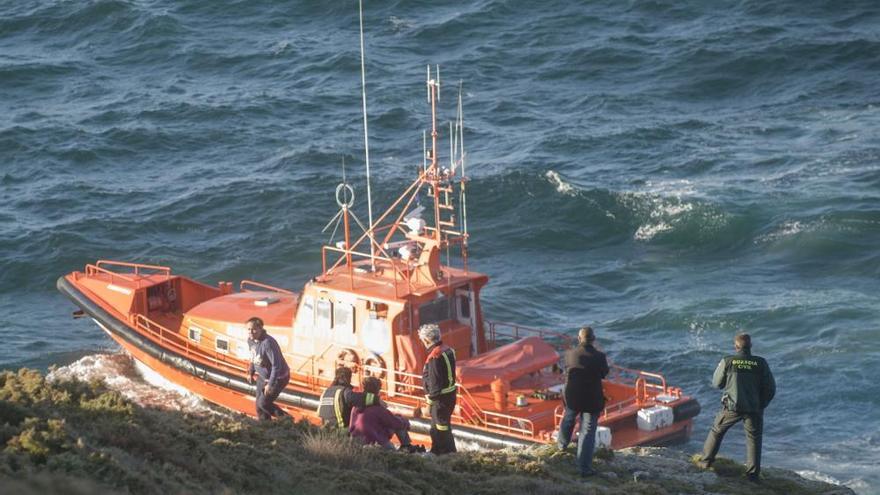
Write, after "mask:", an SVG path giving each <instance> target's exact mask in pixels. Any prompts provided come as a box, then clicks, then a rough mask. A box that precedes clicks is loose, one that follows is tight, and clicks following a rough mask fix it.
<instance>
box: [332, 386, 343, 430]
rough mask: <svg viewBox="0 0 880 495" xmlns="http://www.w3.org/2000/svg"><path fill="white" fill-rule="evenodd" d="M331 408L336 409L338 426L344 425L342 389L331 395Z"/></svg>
mask: <svg viewBox="0 0 880 495" xmlns="http://www.w3.org/2000/svg"><path fill="white" fill-rule="evenodd" d="M333 409H335V410H336V421H337V422H338V424H339V426H345V420H344V419H343V418H342V389H341V388H340V389H339V390H337V391H336V394H335V395H334V396H333Z"/></svg>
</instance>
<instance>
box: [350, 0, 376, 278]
mask: <svg viewBox="0 0 880 495" xmlns="http://www.w3.org/2000/svg"><path fill="white" fill-rule="evenodd" d="M358 13H359V14H360V28H361V101H362V103H363V109H364V160H365V162H366V165H367V225H368V227H369V229H368V231H367V232H368V235H369V236H370V268H371V269H372V271H376V251H375V246H374V244H375V243H376V240H375V239H374V238H373V196H372V193H371V191H370V138H369V133H368V132H367V76H366V68H365V66H364V1H363V0H358ZM346 234H347V232H346ZM345 248H346V249H349V246H348V245H346V247H345Z"/></svg>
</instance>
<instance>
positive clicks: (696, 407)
mask: <svg viewBox="0 0 880 495" xmlns="http://www.w3.org/2000/svg"><path fill="white" fill-rule="evenodd" d="M701 409H702V408H701V407H700V403H699V402H697V399H691V400H689V401H687V402H683V403H681V404H678V405H676V406H675V407H673V408H672V420H673V421H674V422H676V423H678V422H679V421H684V420H686V419H691V418H694V417H696V416H697V414H700V410H701Z"/></svg>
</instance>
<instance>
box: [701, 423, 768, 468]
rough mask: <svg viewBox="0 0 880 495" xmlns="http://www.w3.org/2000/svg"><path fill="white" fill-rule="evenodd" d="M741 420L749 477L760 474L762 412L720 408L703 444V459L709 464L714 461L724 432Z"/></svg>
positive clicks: (762, 432) (762, 431)
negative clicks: (743, 411) (744, 434)
mask: <svg viewBox="0 0 880 495" xmlns="http://www.w3.org/2000/svg"><path fill="white" fill-rule="evenodd" d="M740 421H742V422H743V427H744V428H745V430H746V474H748V475H749V476H751V477H755V476H758V475H759V474H761V440H762V436H763V434H764V413H763V411H762V412H757V413H740V412H736V411H728V410H726V409H722V410H721V411H720V412H719V413H718V414H717V415H716V416H715V422H714V423H713V424H712V429H711V430H709V436H708V437H706V443H705V444H704V445H703V460H704V461H706V462H707V463H709V464H710V465H711V464H712V463H713V462H715V456H716V455H717V454H718V449H720V448H721V441H722V440H723V439H724V434H725V433H727V430H729V429H730V427H731V426H733V425H735V424H737V423H739V422H740Z"/></svg>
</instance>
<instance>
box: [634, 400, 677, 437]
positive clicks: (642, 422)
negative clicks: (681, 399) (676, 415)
mask: <svg viewBox="0 0 880 495" xmlns="http://www.w3.org/2000/svg"><path fill="white" fill-rule="evenodd" d="M672 420H673V416H672V408H671V407H669V406H654V407H647V408H645V409H639V413H638V417H637V418H636V422H637V423H638V425H639V429H640V430H644V431H654V430H659V429H660V428H665V427H667V426H669V425H671V424H672Z"/></svg>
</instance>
